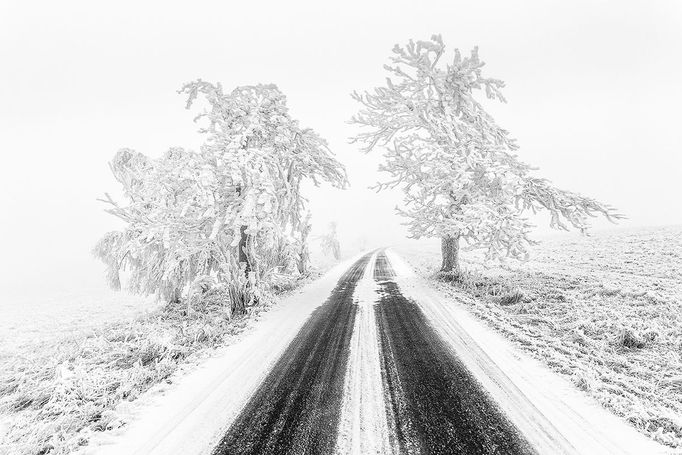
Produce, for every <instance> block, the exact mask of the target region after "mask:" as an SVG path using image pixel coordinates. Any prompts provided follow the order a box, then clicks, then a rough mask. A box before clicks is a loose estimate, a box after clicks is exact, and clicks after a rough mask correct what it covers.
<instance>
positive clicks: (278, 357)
mask: <svg viewBox="0 0 682 455" xmlns="http://www.w3.org/2000/svg"><path fill="white" fill-rule="evenodd" d="M323 295H324V296H325V297H321V296H323ZM297 298H298V301H296V299H293V300H291V301H285V302H284V303H283V304H282V307H280V308H278V309H277V310H273V312H272V313H273V314H271V315H269V316H270V317H269V319H268V318H266V319H265V320H263V321H261V324H260V325H259V326H258V328H257V329H256V330H254V332H252V333H250V334H247V335H246V336H245V338H244V339H243V340H242V341H241V342H239V343H236V344H235V345H233V346H228V347H227V348H226V351H225V353H224V355H223V357H222V358H216V359H213V360H211V362H212V363H211V364H210V365H208V366H206V367H205V368H204V370H203V371H199V372H196V373H194V374H193V375H189V376H188V377H187V378H184V383H182V384H180V385H179V386H178V387H177V388H176V389H175V390H174V391H172V392H170V393H169V395H168V396H166V397H165V398H164V400H163V402H162V403H161V404H159V406H157V407H156V408H152V409H151V410H149V411H147V412H146V413H143V415H142V416H140V418H139V421H138V422H136V423H133V425H131V429H130V431H129V432H128V433H127V434H124V435H122V437H121V438H120V439H119V440H118V441H112V442H113V444H111V445H107V446H103V447H102V453H130V454H140V455H141V454H180V453H182V454H213V455H222V454H230V455H231V454H235V455H238V454H451V453H452V454H456V453H461V454H472V455H474V454H532V453H539V454H645V453H646V454H655V453H664V451H663V450H662V448H661V447H659V446H658V445H656V444H654V443H653V442H650V441H648V440H646V439H645V438H644V437H643V436H641V435H639V434H638V433H637V432H636V431H635V430H634V429H632V428H629V427H627V426H626V425H625V424H623V423H622V422H620V421H619V420H618V419H616V418H615V417H613V416H611V415H610V414H608V413H607V412H606V411H604V410H603V409H601V408H599V407H598V406H595V404H594V403H591V402H587V401H586V400H585V399H584V398H583V397H581V396H579V395H578V394H577V393H575V392H574V391H573V390H572V389H571V387H570V386H569V385H568V384H567V383H564V382H562V381H561V380H560V379H559V378H557V377H555V376H553V375H552V374H551V373H550V372H548V371H547V370H545V369H543V368H542V367H541V366H540V365H539V364H537V363H536V362H533V361H531V360H530V359H527V358H525V357H523V356H522V355H521V354H519V353H518V352H516V351H514V350H513V348H512V347H511V346H509V344H508V343H506V341H505V340H503V339H501V338H499V337H497V336H496V335H495V334H493V333H492V332H489V331H487V330H486V329H485V328H484V327H482V326H481V325H480V324H479V323H478V322H477V321H475V320H474V319H473V318H471V317H470V316H468V315H467V314H466V313H465V312H463V311H462V310H461V309H459V307H458V306H457V303H456V302H452V301H450V302H448V301H445V300H444V299H442V298H441V296H439V295H437V294H435V293H434V292H433V290H431V289H429V288H428V286H427V285H426V284H425V283H423V282H421V281H420V279H419V278H417V277H416V275H415V274H413V273H412V272H411V270H410V269H409V267H408V266H407V265H406V264H405V263H404V262H403V261H402V260H401V259H400V258H399V257H398V256H397V255H395V253H393V252H391V251H383V250H381V251H378V252H375V253H370V254H366V255H364V256H362V257H360V258H357V259H356V260H354V261H353V262H351V263H350V264H348V265H346V266H344V267H343V268H337V269H335V270H332V271H331V272H330V273H329V274H328V275H327V276H326V277H325V278H323V279H322V280H320V282H319V283H317V284H316V285H315V286H312V289H309V290H305V291H304V292H302V293H301V294H299V295H298V296H297ZM311 298H314V299H319V301H318V302H317V303H311V301H310V299H311ZM278 311H279V313H278Z"/></svg>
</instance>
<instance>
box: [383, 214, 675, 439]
mask: <svg viewBox="0 0 682 455" xmlns="http://www.w3.org/2000/svg"><path fill="white" fill-rule="evenodd" d="M396 250H397V251H398V252H399V253H400V254H401V255H402V256H403V257H404V258H405V259H406V260H407V261H408V262H409V263H410V264H411V265H412V266H413V267H414V268H415V269H416V270H418V271H419V272H420V273H421V274H423V275H424V276H425V277H430V278H432V277H434V276H435V274H436V271H437V268H438V266H439V265H440V258H439V253H440V252H439V249H438V245H437V244H436V243H434V242H430V243H429V242H420V243H415V244H412V245H408V246H401V247H398V248H396ZM463 265H464V268H465V269H466V270H467V271H466V274H465V277H464V279H463V280H462V281H460V282H455V283H446V282H441V281H438V280H436V279H432V280H431V284H432V285H433V286H435V287H436V288H437V289H438V291H439V292H442V293H445V294H446V295H448V296H450V297H452V298H453V299H454V300H457V301H459V302H463V303H464V304H466V307H467V308H468V310H469V311H470V312H471V313H472V314H474V315H475V316H477V317H478V318H480V319H482V320H484V321H485V322H486V323H487V324H488V325H489V326H491V327H492V328H494V329H495V330H497V331H498V332H499V333H501V334H503V335H504V336H506V337H507V338H508V339H510V340H512V341H513V343H514V344H515V345H516V346H517V347H519V348H521V349H522V350H523V351H525V352H526V353H528V354H530V355H531V356H532V357H534V358H535V359H538V360H540V361H541V362H542V363H544V364H545V365H547V366H548V367H550V368H551V369H552V370H553V371H555V372H558V373H560V374H561V375H563V376H564V377H566V378H567V379H569V380H571V381H572V382H573V383H574V384H575V385H576V386H577V387H578V388H579V389H581V390H582V391H584V392H585V393H586V394H588V395H590V396H591V397H593V398H595V399H596V400H597V401H598V402H599V403H601V404H602V405H603V406H604V407H606V408H607V409H609V410H611V411H612V412H613V413H615V414H616V415H618V416H620V417H622V418H624V419H625V420H627V421H628V422H629V423H630V424H631V425H633V426H634V427H635V428H637V429H638V430H639V431H641V432H642V433H644V434H646V435H647V436H649V437H651V438H652V439H654V440H655V441H658V442H660V443H663V444H666V445H667V446H669V447H672V448H678V449H680V448H682V227H679V226H673V227H664V228H652V229H628V230H625V229H623V230H611V231H605V232H601V233H596V234H595V235H594V236H592V237H580V236H578V235H575V236H571V237H561V238H555V239H549V240H545V241H544V242H543V243H541V244H540V245H538V246H537V247H535V248H534V251H533V256H532V259H531V260H530V261H528V262H526V263H522V264H519V263H516V264H506V265H504V266H489V265H485V264H483V263H482V262H481V261H479V260H477V259H476V258H475V257H473V256H467V255H466V254H465V256H464V261H463Z"/></svg>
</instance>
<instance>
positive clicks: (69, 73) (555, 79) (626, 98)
mask: <svg viewBox="0 0 682 455" xmlns="http://www.w3.org/2000/svg"><path fill="white" fill-rule="evenodd" d="M434 33H440V34H442V35H443V38H444V40H445V42H446V44H448V46H449V48H450V50H452V49H453V48H454V47H459V48H460V49H462V50H463V51H465V52H468V50H469V49H470V48H471V47H472V46H474V45H478V46H479V47H480V55H481V57H482V59H483V60H485V61H486V62H487V64H488V65H487V70H488V75H490V76H494V77H497V78H500V79H503V80H505V81H506V82H507V90H506V92H505V93H506V96H507V98H508V100H509V104H507V105H501V106H495V107H494V111H493V113H494V114H495V116H496V118H497V119H498V120H499V122H500V123H501V124H502V125H503V126H504V127H505V128H507V129H509V130H510V131H511V132H512V134H513V135H514V136H515V137H517V138H518V140H519V143H520V145H521V150H520V152H519V155H520V156H521V158H522V159H523V160H524V161H526V162H529V163H530V164H533V165H536V166H538V167H539V168H540V173H541V174H542V175H543V176H546V177H548V178H549V179H551V180H552V181H554V182H555V183H556V184H558V185H560V186H562V187H564V188H567V189H571V190H574V191H578V192H582V193H584V194H588V195H591V196H594V197H596V198H598V199H601V200H603V201H605V202H608V203H611V204H612V205H615V206H616V207H618V208H619V209H621V211H622V212H623V213H625V214H626V215H628V217H629V220H628V221H627V222H625V223H623V224H624V225H626V226H641V225H659V224H678V223H682V214H681V213H680V210H679V207H680V203H679V199H678V198H679V196H680V195H681V194H682V191H680V190H681V187H682V183H681V182H682V178H681V177H682V171H681V168H682V158H681V157H680V150H681V148H682V147H681V146H682V128H681V127H680V115H679V107H680V105H681V102H682V89H681V88H680V81H682V2H677V1H673V0H670V1H651V0H646V1H612V2H604V1H589V2H586V1H570V2H567V1H546V0H543V1H518V2H509V1H500V2H482V1H476V2H474V1H467V2H458V1H452V0H450V1H443V2H403V1H395V0H393V1H385V2H369V1H362V2H358V1H343V2H335V3H330V2H322V1H317V2H313V1H311V2H294V1H280V2H255V1H254V2H245V1H243V2H227V1H220V2H200V1H193V2H185V3H184V4H180V3H174V2H169V1H164V2H149V1H146V2H140V1H136V2H128V1H117V2H107V3H106V4H105V3H104V2H91V1H90V2H88V1H83V2H69V1H58V2H47V1H45V2H30V1H13V0H2V2H0V147H1V150H2V161H1V162H0V208H1V210H2V211H1V212H0V213H1V215H0V217H1V219H0V242H1V243H0V254H1V257H0V277H1V278H0V280H5V283H2V282H0V285H3V284H5V285H10V286H13V287H17V286H23V285H25V283H28V282H30V280H31V279H35V280H37V281H38V282H39V283H40V285H41V286H46V287H48V286H51V285H53V284H55V283H59V282H65V281H66V282H68V283H71V284H73V283H78V282H82V281H87V280H91V279H97V280H98V279H99V274H100V273H101V268H100V267H99V266H97V265H96V263H95V262H94V260H92V259H91V258H90V257H89V250H90V248H91V246H92V245H93V243H94V242H95V241H96V240H97V238H98V237H99V236H100V235H101V234H102V233H104V232H105V231H107V230H110V229H112V228H115V227H116V226H117V223H116V221H115V220H114V219H113V217H111V216H110V215H107V214H105V213H104V212H103V211H102V205H101V204H100V203H98V202H96V201H95V199H96V198H97V197H100V196H101V194H102V193H103V192H104V191H109V192H114V193H115V192H116V190H117V186H116V182H115V181H114V180H113V178H112V177H111V176H110V174H109V170H108V167H107V162H108V160H109V159H110V158H111V157H112V156H113V154H114V153H115V152H116V150H117V149H118V148H119V147H131V148H134V149H136V150H138V151H140V152H143V153H146V154H149V155H159V154H161V153H162V152H163V151H164V150H165V149H167V148H168V147H169V146H186V147H194V148H196V146H197V145H198V143H199V136H198V135H197V134H196V128H197V127H196V125H195V124H193V123H192V114H191V113H190V112H187V111H185V110H184V99H183V98H182V97H181V96H180V95H178V94H177V93H176V90H177V89H178V88H179V87H180V85H181V84H182V83H183V82H186V81H189V80H193V79H196V78H199V77H200V78H203V79H205V80H209V81H220V82H222V83H223V85H224V87H226V88H232V87H234V86H237V85H242V84H254V83H259V82H263V83H269V82H273V83H276V84H278V85H279V87H280V88H281V89H282V90H283V92H284V93H285V94H286V95H287V97H288V101H289V106H290V108H291V111H292V113H293V115H294V116H295V117H296V118H298V119H299V120H300V121H301V124H302V125H304V126H309V127H312V128H314V129H315V130H317V131H318V132H319V133H320V134H321V135H322V136H323V137H325V138H327V139H328V140H329V142H330V145H331V148H332V149H333V151H335V152H336V154H337V156H338V157H339V159H340V160H341V161H343V162H344V163H345V164H346V165H347V167H348V173H349V176H350V179H351V183H352V185H353V187H352V189H351V190H349V191H345V192H340V191H333V190H329V189H327V188H323V189H321V190H318V191H315V192H312V193H311V195H310V196H311V207H312V210H313V216H314V220H313V221H314V223H315V225H316V228H317V229H318V232H319V231H320V230H321V228H324V227H325V226H326V224H327V223H328V222H329V221H330V220H332V219H335V220H337V221H338V222H339V229H340V232H341V234H342V236H343V237H342V243H345V244H346V245H350V244H352V243H353V242H355V240H356V239H357V238H358V237H359V236H361V235H364V236H366V238H367V240H368V242H369V243H370V244H371V243H377V242H386V243H390V242H394V241H396V240H397V239H398V238H401V237H402V236H403V231H402V228H401V227H400V226H399V222H400V220H399V219H398V218H397V217H396V216H395V215H394V213H393V207H394V206H395V205H396V204H397V203H399V201H400V199H399V196H398V195H390V194H380V195H376V194H374V193H373V192H372V191H369V190H368V189H367V186H368V185H370V184H372V183H373V182H374V181H376V179H377V173H376V171H375V170H376V166H377V163H378V161H379V159H380V156H364V155H361V154H360V153H359V152H357V150H356V149H355V148H354V147H353V146H351V145H349V144H347V141H346V139H347V137H348V136H350V135H351V134H352V133H353V131H354V129H353V127H351V126H349V125H347V124H345V123H344V122H345V121H346V120H348V118H349V117H350V116H351V115H352V114H353V113H354V111H355V110H356V109H357V106H356V105H355V104H354V102H353V101H352V100H351V99H350V97H349V93H350V92H351V91H352V90H355V89H358V90H360V89H364V88H371V87H373V86H375V85H377V84H381V83H382V82H383V78H384V74H383V70H382V64H383V63H385V62H386V61H387V58H388V56H389V54H390V50H391V48H392V46H393V44H395V43H397V42H400V43H402V42H405V41H407V40H408V39H410V38H415V39H427V38H428V37H429V36H430V35H432V34H434ZM600 226H605V225H604V224H602V223H597V224H596V227H600ZM55 285H56V284H55ZM0 287H1V286H0Z"/></svg>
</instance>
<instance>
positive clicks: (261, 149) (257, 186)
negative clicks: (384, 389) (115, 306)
mask: <svg viewBox="0 0 682 455" xmlns="http://www.w3.org/2000/svg"><path fill="white" fill-rule="evenodd" d="M181 92H183V93H185V94H187V95H188V100H187V108H188V109H189V108H190V107H192V105H193V104H195V103H196V102H197V99H198V98H201V102H202V103H203V106H204V107H205V110H203V111H202V112H201V113H200V114H199V115H198V117H197V119H199V120H202V121H206V125H205V126H204V127H203V128H202V129H201V130H200V132H201V133H202V134H203V135H204V136H205V138H206V140H205V141H204V143H203V145H202V146H201V149H200V150H199V151H198V152H194V151H189V150H185V149H182V148H171V149H170V150H169V151H168V152H167V153H166V154H165V155H164V156H162V157H161V158H157V159H152V158H148V157H146V156H145V155H143V154H141V153H137V152H135V151H133V150H129V149H123V150H121V151H119V152H118V153H117V154H116V156H115V157H114V159H113V161H112V162H111V164H110V166H111V170H112V172H113V174H114V177H115V178H116V180H118V181H119V183H120V184H121V185H122V186H123V190H124V193H125V196H126V199H127V201H126V203H125V204H119V203H118V202H116V201H114V200H113V199H112V198H111V197H109V196H108V195H107V197H106V199H105V200H104V202H105V203H106V204H107V205H108V209H107V211H108V212H109V213H111V214H113V215H115V216H117V217H118V218H120V219H122V220H123V221H124V222H125V223H126V224H125V227H124V228H123V229H122V230H120V231H115V232H110V233H108V234H107V235H106V236H104V238H103V239H102V240H101V241H100V242H99V243H98V244H97V246H96V247H95V254H96V255H97V256H98V257H100V258H101V259H102V260H103V261H104V262H105V263H106V264H107V266H108V276H109V281H110V283H111V284H112V285H113V286H120V282H119V277H118V273H119V270H122V269H128V270H130V271H131V273H132V278H131V287H132V289H133V290H134V291H138V292H142V293H154V292H157V293H159V294H161V295H162V296H163V297H164V298H166V299H168V300H176V299H178V298H179V296H180V292H181V291H182V290H183V289H185V288H186V287H187V286H190V285H192V284H193V283H195V282H198V281H201V282H202V283H209V282H210V283H216V284H223V285H224V284H230V285H234V284H235V283H237V284H239V283H241V284H242V285H244V286H247V284H248V283H251V284H253V283H256V282H263V281H268V280H270V279H271V278H272V277H273V274H292V273H298V272H297V270H298V271H304V270H305V268H306V266H307V265H306V264H305V262H306V261H307V260H308V255H307V247H306V245H305V242H306V241H307V235H308V232H309V230H310V227H309V225H310V222H309V220H308V219H306V218H302V213H303V211H304V206H305V199H304V198H303V196H302V194H301V183H302V182H303V181H304V180H306V179H308V180H310V181H312V182H313V183H314V184H315V185H318V184H319V183H320V182H322V181H325V182H329V183H331V184H332V185H334V186H337V187H344V186H345V185H346V175H345V170H344V168H343V166H342V165H341V164H340V163H339V162H338V161H337V160H336V159H335V158H334V156H333V155H332V154H331V152H330V151H329V149H328V147H327V143H326V141H325V140H324V139H322V138H321V137H320V136H318V135H317V134H316V133H315V132H314V131H312V130H310V129H306V128H301V127H300V126H299V124H298V122H297V121H296V120H294V119H292V118H291V116H290V115H289V112H288V108H287V106H286V98H285V96H284V95H283V94H282V92H280V91H279V89H278V88H277V87H276V86H274V85H256V86H244V87H238V88H236V89H235V90H233V91H231V92H228V93H224V92H223V90H222V87H221V86H220V84H217V85H213V84H210V83H207V82H203V81H201V80H199V81H196V82H192V83H190V84H186V85H185V86H184V87H183V88H182V90H181ZM247 277H248V283H247V284H244V282H245V281H246V280H247ZM244 286H242V287H244Z"/></svg>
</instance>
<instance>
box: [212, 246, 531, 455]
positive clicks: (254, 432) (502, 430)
mask: <svg viewBox="0 0 682 455" xmlns="http://www.w3.org/2000/svg"><path fill="white" fill-rule="evenodd" d="M373 258H376V264H375V271H374V280H375V281H376V286H377V287H376V290H377V295H376V302H377V303H376V304H375V306H374V311H375V320H376V325H377V333H378V339H377V340H376V342H377V343H378V344H379V352H380V354H379V357H380V363H381V381H382V387H383V394H384V403H385V409H386V420H387V422H388V428H389V435H388V438H389V439H390V442H391V443H390V447H391V449H390V451H389V453H395V454H468V455H475V454H531V453H535V452H534V451H533V449H532V448H531V447H530V446H529V444H528V443H527V442H526V441H525V440H524V439H523V437H522V436H521V435H520V434H519V433H518V431H517V430H516V429H515V428H514V426H513V425H512V424H511V423H510V422H509V421H508V420H507V419H506V418H505V417H504V415H503V414H502V413H501V412H500V410H499V409H498V408H497V406H496V405H495V404H494V403H493V402H492V401H491V399H490V398H489V397H488V395H487V394H486V392H485V390H483V388H482V387H481V386H480V384H479V383H478V382H477V381H476V380H475V379H474V378H473V377H472V376H471V374H470V373H469V372H468V371H467V369H466V368H465V367H464V366H463V364H462V363H461V362H460V361H459V360H458V359H457V358H456V356H455V355H454V353H453V352H452V350H451V349H449V348H448V346H447V345H446V344H445V343H444V342H443V341H442V340H441V339H440V338H439V336H438V334H437V333H436V331H435V330H434V329H433V328H432V327H431V326H430V324H429V322H428V320H427V319H426V317H425V316H424V315H423V314H422V312H421V310H420V308H419V306H418V305H417V304H416V303H415V302H413V301H411V300H409V299H407V298H405V297H404V296H403V295H402V294H401V293H400V290H399V288H398V286H397V285H396V284H395V283H394V282H393V281H392V277H393V276H394V272H393V270H392V268H391V266H390V264H389V263H388V261H387V260H386V256H385V255H384V254H383V252H379V254H377V255H371V254H369V255H366V256H364V257H362V258H361V259H360V260H358V261H357V262H356V263H355V264H353V266H352V267H351V268H350V269H349V270H348V271H347V272H346V273H345V274H344V275H343V276H342V277H341V279H340V280H339V282H338V284H337V286H336V288H335V289H334V291H333V292H332V294H331V295H330V296H329V298H328V299H327V301H326V302H324V303H323V304H322V305H321V306H320V307H319V308H318V309H317V310H315V312H314V313H313V314H312V315H311V317H310V318H309V319H308V321H307V322H306V323H305V324H304V326H303V327H302V328H301V330H300V332H299V333H298V335H297V336H296V337H295V339H294V340H293V341H292V342H291V344H290V345H289V347H288V348H287V350H286V351H285V353H284V354H283V355H282V357H281V358H280V360H279V361H278V362H277V363H276V365H275V366H274V367H273V369H272V370H271V372H270V373H269V374H268V376H267V377H266V378H265V380H264V381H263V383H262V384H261V386H260V387H259V388H258V390H257V391H256V392H255V393H254V395H253V396H252V397H251V399H250V401H249V402H248V403H247V404H246V406H245V407H244V409H243V410H242V411H241V413H240V415H239V416H238V417H237V419H236V420H235V421H234V423H233V424H232V425H231V427H230V428H229V429H228V431H227V433H226V434H225V435H224V436H223V438H222V439H221V441H220V442H219V444H218V445H217V447H216V448H215V450H214V452H213V453H214V455H223V454H224V455H238V454H323V455H326V454H334V453H338V449H337V448H336V443H337V437H338V431H339V419H340V414H341V406H342V403H343V398H344V397H343V394H344V377H345V374H346V366H347V364H348V358H349V344H350V340H351V337H352V332H353V327H354V322H355V316H356V314H357V305H355V304H354V301H353V294H354V292H355V288H356V286H357V283H358V281H359V279H360V278H361V277H362V275H363V273H364V270H365V268H366V267H367V266H368V265H371V264H368V262H369V261H370V259H373Z"/></svg>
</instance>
